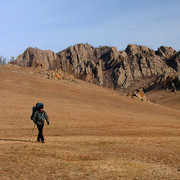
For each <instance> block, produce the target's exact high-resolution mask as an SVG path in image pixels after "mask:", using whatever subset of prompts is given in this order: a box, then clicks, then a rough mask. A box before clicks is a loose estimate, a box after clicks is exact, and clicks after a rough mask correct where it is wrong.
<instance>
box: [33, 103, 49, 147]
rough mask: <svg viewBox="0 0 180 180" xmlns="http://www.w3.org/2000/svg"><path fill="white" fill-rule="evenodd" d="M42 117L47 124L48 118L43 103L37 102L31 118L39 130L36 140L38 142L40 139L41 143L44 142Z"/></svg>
mask: <svg viewBox="0 0 180 180" xmlns="http://www.w3.org/2000/svg"><path fill="white" fill-rule="evenodd" d="M44 118H45V119H46V122H47V125H49V119H48V116H47V114H46V112H45V111H44V110H43V104H42V103H37V104H36V111H35V113H34V114H33V116H32V120H33V121H34V123H35V124H36V125H37V128H38V130H39V133H38V136H37V142H40V140H41V142H42V143H44V136H43V127H44Z"/></svg>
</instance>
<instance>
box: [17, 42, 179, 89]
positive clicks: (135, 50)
mask: <svg viewBox="0 0 180 180" xmlns="http://www.w3.org/2000/svg"><path fill="white" fill-rule="evenodd" d="M14 63H15V64H18V65H20V66H23V67H35V68H36V67H41V68H45V69H50V70H55V69H58V70H62V71H64V72H67V73H69V74H72V75H73V76H74V77H75V78H78V79H81V80H85V81H87V82H91V83H93V84H98V85H101V86H105V87H109V88H113V89H116V90H120V91H125V92H132V91H135V90H136V89H140V88H142V89H143V90H144V91H149V90H151V89H154V88H158V87H163V88H173V89H177V88H179V84H180V83H179V82H180V76H178V75H179V73H180V52H177V51H176V50H173V49H172V48H171V47H164V46H161V47H160V48H158V50H157V51H154V50H152V49H150V48H148V47H145V46H138V45H133V44H130V45H128V46H127V48H126V49H125V50H124V51H118V50H117V48H116V47H108V46H103V47H98V48H95V47H93V46H91V45H89V44H76V45H74V46H71V47H69V48H67V49H65V50H63V51H60V52H58V53H54V52H52V51H50V50H47V51H43V50H40V49H37V48H27V49H26V50H25V52H24V53H22V54H21V55H19V56H18V57H17V59H16V61H15V62H14Z"/></svg>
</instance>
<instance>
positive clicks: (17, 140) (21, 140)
mask: <svg viewBox="0 0 180 180" xmlns="http://www.w3.org/2000/svg"><path fill="white" fill-rule="evenodd" d="M0 141H15V142H33V141H30V140H29V141H28V140H23V139H1V138H0Z"/></svg>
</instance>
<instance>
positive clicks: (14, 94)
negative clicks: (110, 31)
mask: <svg viewBox="0 0 180 180" xmlns="http://www.w3.org/2000/svg"><path fill="white" fill-rule="evenodd" d="M176 95H177V96H176V97H177V98H178V97H179V94H176ZM149 97H150V98H152V100H153V97H154V98H155V96H153V95H152V94H149ZM175 99H176V98H175ZM156 100H157V99H156ZM157 101H158V103H159V104H161V105H159V104H155V103H151V102H141V101H139V100H136V99H131V98H128V97H125V96H122V95H120V94H119V93H118V92H114V91H113V90H109V89H106V88H102V87H98V86H95V85H92V84H88V83H85V82H82V81H77V83H74V82H69V81H66V80H59V81H58V80H48V79H43V78H42V77H41V76H40V75H39V74H38V73H37V72H36V70H34V69H27V68H26V69H25V68H24V69H23V68H19V67H16V66H11V65H6V66H0V179H3V180H6V179H13V180H14V179H18V180H20V179H49V180H53V179H63V180H64V179H67V180H69V179H70V180H71V179H73V180H74V179H86V180H88V179H89V180H95V179H98V180H99V179H112V180H114V179H137V180H139V179H143V180H144V179H153V180H154V179H167V180H170V179H174V180H175V179H176V180H178V179H180V111H179V108H178V107H179V105H180V102H179V101H178V100H177V101H176V103H175V105H173V106H172V104H168V102H170V101H167V103H166V100H165V99H163V98H162V99H158V100H157ZM36 102H42V103H44V105H45V111H46V112H47V114H48V116H49V119H50V125H49V126H47V125H45V127H44V136H45V143H44V144H42V143H37V142H36V136H37V128H35V131H34V133H33V137H32V139H31V142H29V138H30V135H31V133H32V129H33V126H34V125H33V122H32V121H31V120H30V116H31V109H32V106H34V105H35V104H36ZM173 102H174V100H173V101H172V103H173ZM178 103H179V104H178ZM165 105H166V106H165Z"/></svg>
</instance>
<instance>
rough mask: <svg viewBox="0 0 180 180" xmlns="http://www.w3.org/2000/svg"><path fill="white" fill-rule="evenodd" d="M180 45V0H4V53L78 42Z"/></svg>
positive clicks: (0, 0)
mask: <svg viewBox="0 0 180 180" xmlns="http://www.w3.org/2000/svg"><path fill="white" fill-rule="evenodd" d="M87 42H88V43H89V44H90V45H92V46H94V47H99V46H104V45H108V46H116V47H117V48H118V50H124V49H125V48H126V46H127V45H128V44H138V45H145V46H148V47H150V48H152V49H154V50H156V49H157V48H158V47H160V46H161V45H164V46H171V47H172V48H174V49H176V50H180V0H0V55H1V56H4V57H6V58H10V57H11V56H14V57H17V56H18V55H19V54H21V53H23V52H24V51H25V50H26V48H27V47H37V48H40V49H43V50H47V49H50V50H52V51H54V52H59V51H61V50H63V49H65V48H67V47H69V46H71V45H75V44H77V43H87Z"/></svg>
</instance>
